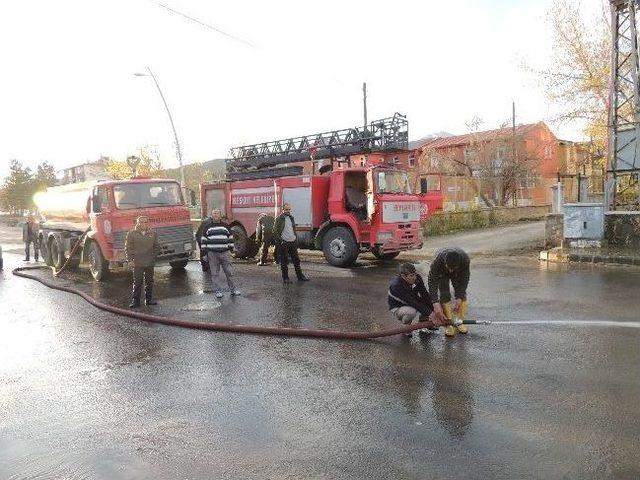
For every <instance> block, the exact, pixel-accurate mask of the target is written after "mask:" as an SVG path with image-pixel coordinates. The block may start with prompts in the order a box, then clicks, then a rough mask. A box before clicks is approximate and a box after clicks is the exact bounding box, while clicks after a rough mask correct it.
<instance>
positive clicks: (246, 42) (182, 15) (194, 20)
mask: <svg viewBox="0 0 640 480" xmlns="http://www.w3.org/2000/svg"><path fill="white" fill-rule="evenodd" d="M149 1H150V2H152V3H155V4H156V5H158V6H159V7H162V8H164V9H166V10H168V11H170V12H171V13H175V14H176V15H180V16H181V17H183V18H186V19H187V20H191V21H192V22H195V23H197V24H198V25H202V26H203V27H205V28H208V29H210V30H213V31H215V32H217V33H219V34H220V35H224V36H225V37H227V38H230V39H231V40H235V41H236V42H240V43H244V44H245V45H247V46H248V47H251V48H256V46H255V45H254V44H252V43H251V42H249V41H247V40H244V39H243V38H240V37H236V36H235V35H231V34H230V33H227V32H225V31H224V30H220V29H219V28H217V27H214V26H213V25H211V24H209V23H205V22H203V21H201V20H198V19H197V18H194V17H191V16H189V15H187V14H186V13H182V12H179V11H178V10H174V9H173V8H171V7H169V6H167V5H165V4H164V3H160V2H157V1H155V0H149Z"/></svg>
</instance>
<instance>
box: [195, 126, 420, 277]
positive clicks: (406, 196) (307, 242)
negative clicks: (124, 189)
mask: <svg viewBox="0 0 640 480" xmlns="http://www.w3.org/2000/svg"><path fill="white" fill-rule="evenodd" d="M407 130H408V124H407V120H406V118H405V117H404V116H402V115H399V114H396V115H394V116H393V117H391V118H385V119H382V120H377V121H374V122H371V124H370V125H369V126H367V127H366V128H363V127H356V128H350V129H345V130H337V131H334V132H325V133H319V134H315V135H309V136H305V137H296V138H290V139H285V140H276V141H273V142H267V143H262V144H257V145H248V146H243V147H237V148H233V149H231V158H229V159H228V160H227V180H226V181H225V182H221V183H214V184H202V185H201V186H200V201H201V206H202V216H203V218H204V217H205V216H207V215H208V214H209V213H210V212H211V209H212V208H219V209H220V210H222V212H223V215H225V216H226V219H227V221H228V222H229V224H230V225H231V229H232V231H233V235H234V240H235V244H236V256H237V257H253V256H255V254H256V252H257V250H258V246H257V245H256V244H255V241H254V239H255V229H256V228H255V227H256V221H257V218H258V215H259V214H261V213H266V214H269V215H274V216H276V215H278V214H279V213H280V211H281V207H282V205H283V203H289V204H290V205H291V209H292V214H293V216H294V217H295V220H296V225H297V228H298V241H299V244H300V246H301V247H303V248H311V249H321V250H322V251H323V252H324V255H325V258H326V259H327V261H328V262H329V263H330V264H332V265H336V266H342V267H344V266H349V265H351V264H353V263H354V261H355V260H356V258H357V257H358V255H359V254H360V253H361V252H365V251H371V252H373V254H374V255H375V256H376V257H378V258H380V259H389V258H393V257H395V256H397V255H398V254H399V253H400V252H401V251H404V250H411V249H417V248H420V247H422V239H421V233H420V214H421V209H422V201H421V200H422V198H421V196H420V195H417V194H413V193H412V192H411V187H410V182H409V177H408V174H407V172H406V171H405V170H403V169H401V168H398V166H397V165H393V164H384V163H383V164H379V165H376V166H366V164H365V165H364V166H356V167H354V166H352V161H351V158H352V157H353V156H355V155H366V154H367V153H370V152H388V153H393V152H397V151H404V150H406V148H407ZM296 163H304V164H305V165H302V166H301V165H295V164H296ZM292 164H293V165H292ZM305 170H307V171H305Z"/></svg>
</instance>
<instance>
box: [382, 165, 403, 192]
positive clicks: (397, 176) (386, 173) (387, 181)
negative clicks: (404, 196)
mask: <svg viewBox="0 0 640 480" xmlns="http://www.w3.org/2000/svg"><path fill="white" fill-rule="evenodd" d="M376 176H377V180H378V181H377V183H378V193H411V186H410V185H409V176H408V175H407V173H406V172H401V171H398V170H378V173H377V175H376Z"/></svg>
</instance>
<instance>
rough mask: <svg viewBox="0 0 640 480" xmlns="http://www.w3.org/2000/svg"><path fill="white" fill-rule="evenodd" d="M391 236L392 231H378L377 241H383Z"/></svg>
mask: <svg viewBox="0 0 640 480" xmlns="http://www.w3.org/2000/svg"><path fill="white" fill-rule="evenodd" d="M392 238H393V233H391V232H380V233H378V242H377V243H385V242H388V241H389V240H391V239H392Z"/></svg>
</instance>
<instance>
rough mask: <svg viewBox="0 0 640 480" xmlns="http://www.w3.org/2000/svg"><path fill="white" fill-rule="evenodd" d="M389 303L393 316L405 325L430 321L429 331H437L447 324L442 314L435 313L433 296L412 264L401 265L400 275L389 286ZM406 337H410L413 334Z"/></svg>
mask: <svg viewBox="0 0 640 480" xmlns="http://www.w3.org/2000/svg"><path fill="white" fill-rule="evenodd" d="M387 302H388V304H389V310H390V311H391V314H392V315H393V316H394V317H395V318H396V319H397V320H400V321H401V322H402V323H404V324H405V325H409V324H411V323H413V322H414V321H415V322H420V321H427V320H428V321H430V322H431V324H432V325H431V326H430V327H427V328H428V330H437V329H438V326H442V325H446V324H447V321H446V319H445V318H444V316H443V315H442V314H437V313H435V312H434V310H433V304H432V302H431V296H430V295H429V292H427V289H426V288H425V286H424V281H423V280H422V276H421V275H419V274H418V272H416V267H415V266H414V265H413V264H411V263H403V264H401V265H400V273H399V274H398V275H396V276H395V277H394V278H393V280H391V284H390V285H389V292H388V296H387ZM428 330H422V331H421V333H429V331H428ZM406 335H407V336H409V337H410V336H411V333H408V334H406Z"/></svg>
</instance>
